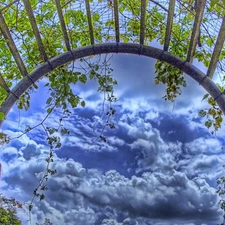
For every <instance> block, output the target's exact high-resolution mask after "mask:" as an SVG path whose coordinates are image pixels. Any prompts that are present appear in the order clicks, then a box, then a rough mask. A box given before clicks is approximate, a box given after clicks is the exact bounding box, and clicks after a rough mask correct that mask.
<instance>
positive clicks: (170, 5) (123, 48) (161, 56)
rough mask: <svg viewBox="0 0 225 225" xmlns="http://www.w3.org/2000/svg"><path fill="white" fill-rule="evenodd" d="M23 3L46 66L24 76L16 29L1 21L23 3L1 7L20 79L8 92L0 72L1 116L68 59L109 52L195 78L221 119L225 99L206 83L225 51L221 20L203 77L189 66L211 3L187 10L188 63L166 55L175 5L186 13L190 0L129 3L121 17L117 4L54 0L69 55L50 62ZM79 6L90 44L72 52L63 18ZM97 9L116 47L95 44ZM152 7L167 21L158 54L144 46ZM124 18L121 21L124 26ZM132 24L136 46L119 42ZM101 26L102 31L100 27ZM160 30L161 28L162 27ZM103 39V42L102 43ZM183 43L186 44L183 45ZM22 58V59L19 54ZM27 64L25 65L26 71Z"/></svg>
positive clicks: (198, 2) (26, 2) (1, 26)
mask: <svg viewBox="0 0 225 225" xmlns="http://www.w3.org/2000/svg"><path fill="white" fill-rule="evenodd" d="M22 2H23V6H22V8H23V7H24V8H25V10H26V13H27V15H28V19H29V23H30V24H31V27H32V30H33V34H34V37H35V39H34V40H36V43H37V46H38V48H39V52H40V55H41V57H42V59H43V60H44V61H45V62H44V63H43V64H42V65H40V63H41V62H38V64H39V67H38V68H37V69H35V70H33V71H32V72H31V73H29V74H28V72H27V68H29V65H27V64H26V63H27V62H26V61H23V59H24V58H25V57H24V51H23V50H21V48H20V44H19V43H15V41H14V40H13V37H15V36H14V35H15V33H12V30H11V29H13V28H14V27H12V24H11V27H10V26H9V27H8V26H7V21H6V20H5V15H4V13H5V12H6V11H7V10H10V9H11V7H13V6H14V4H17V6H18V5H19V4H20V6H21V5H22V3H21V1H18V0H15V1H12V2H10V3H9V4H8V5H6V6H4V7H3V8H1V9H0V31H1V33H0V35H1V36H3V38H2V39H4V41H5V43H6V45H7V46H8V49H9V51H10V52H11V56H12V58H13V59H14V61H15V63H16V65H17V67H18V69H19V71H20V72H21V74H22V76H23V78H22V79H21V81H20V82H19V83H18V84H17V85H16V86H15V87H14V88H13V89H12V90H10V89H9V87H8V85H7V82H6V80H5V79H4V73H3V72H1V71H0V86H1V87H2V88H4V89H5V90H6V91H7V93H8V96H7V98H6V100H5V102H4V103H3V105H2V106H1V108H0V112H4V113H5V115H7V113H8V112H9V110H10V108H11V107H12V106H13V104H14V103H15V102H16V101H17V100H18V97H20V96H21V95H22V94H23V93H24V92H25V91H26V90H27V89H28V88H29V87H30V86H31V85H33V82H36V81H37V80H38V79H40V78H41V77H43V76H44V75H46V74H47V73H48V72H50V71H52V70H54V69H55V68H57V67H58V66H62V65H63V64H65V63H68V62H71V61H72V60H76V59H79V58H81V57H85V56H89V55H96V54H103V53H113V52H121V53H133V54H140V55H145V56H148V57H152V58H155V59H157V60H161V61H164V62H167V63H169V64H171V65H173V66H175V67H177V68H179V69H181V70H182V71H183V72H184V73H186V74H188V75H190V76H191V77H192V78H193V79H195V80H196V81H197V82H198V83H199V84H201V85H202V86H203V87H204V88H205V89H206V90H207V91H208V92H209V93H210V94H211V96H212V97H213V98H214V99H215V100H216V102H217V103H218V105H219V106H220V108H221V109H222V111H223V113H224V114H225V95H224V93H222V92H221V91H220V89H219V88H218V87H217V86H216V85H215V84H214V83H213V81H212V80H211V79H210V78H212V77H213V75H214V73H215V69H216V66H217V62H218V61H219V58H220V57H221V52H222V50H225V49H224V41H225V17H223V18H222V19H221V20H222V22H221V25H219V26H220V27H219V26H218V28H217V32H218V34H217V41H216V43H215V44H213V46H214V48H212V49H213V53H212V57H211V60H210V62H209V67H208V71H207V73H206V74H204V73H202V72H201V71H199V70H198V69H197V68H196V67H194V66H193V65H192V62H193V59H194V57H195V51H197V50H196V49H197V48H196V46H197V43H198V41H199V40H198V39H199V37H200V32H201V31H202V30H201V29H205V31H206V33H207V32H208V30H207V26H206V24H205V23H203V22H202V21H203V20H204V11H206V10H207V4H209V2H208V1H207V0H195V7H194V8H195V9H194V10H195V13H193V9H190V10H192V11H190V12H189V13H192V14H194V21H193V27H192V30H190V33H191V38H190V44H189V46H186V47H187V48H186V49H187V50H186V52H184V57H183V58H185V57H186V56H187V57H186V61H183V60H181V59H180V58H177V57H176V56H175V55H172V54H170V53H169V52H170V49H171V46H172V44H171V43H172V41H173V40H174V39H176V38H177V37H175V36H174V30H173V27H175V26H173V25H174V24H175V23H176V22H177V20H178V19H177V13H178V8H177V7H176V6H177V5H179V6H182V7H183V8H184V9H188V7H190V8H191V7H192V6H191V1H189V2H183V1H181V0H169V1H166V0H165V2H167V3H166V4H163V1H162V2H159V1H155V0H141V1H140V5H139V7H140V11H137V10H136V9H137V8H135V7H136V5H135V6H134V7H133V6H132V4H133V3H132V1H130V2H129V4H128V3H127V4H128V5H129V6H130V8H131V10H130V11H129V12H127V11H125V12H124V13H122V12H121V8H120V7H121V4H122V3H123V2H122V1H118V0H109V1H99V2H98V1H97V0H96V2H95V0H93V1H90V0H85V1H81V0H77V1H74V0H68V1H67V2H65V3H64V5H61V2H60V0H55V6H56V11H57V12H56V14H55V15H56V17H57V16H58V17H57V18H58V20H57V23H58V24H60V27H61V32H60V35H61V36H62V37H60V39H62V40H63V41H64V42H65V46H66V49H67V51H68V52H66V53H63V54H62V52H57V54H60V55H59V56H57V57H54V58H52V59H50V58H49V59H48V57H47V54H46V51H47V47H48V46H44V44H43V42H42V40H43V39H44V38H45V39H46V38H48V37H45V36H43V33H42V34H40V31H39V29H38V24H37V21H36V19H37V18H35V16H34V12H33V10H32V7H33V8H34V7H35V6H34V5H33V3H32V2H31V1H30V0H23V1H22ZM77 2H78V4H79V3H80V10H81V11H82V13H83V12H84V13H85V14H84V16H86V18H87V22H88V31H87V32H88V33H89V38H90V42H89V41H88V44H89V43H90V45H91V46H86V47H85V48H78V49H75V50H73V49H71V46H72V39H70V37H72V35H70V37H69V35H68V34H71V33H70V32H72V31H71V28H69V25H68V24H67V25H68V27H67V26H66V24H65V17H64V16H65V15H64V14H66V12H67V11H66V10H67V9H66V7H67V6H68V5H69V4H72V5H73V4H76V3H77ZM149 2H151V4H148V3H149ZM38 4H39V3H38ZM40 4H42V3H40ZM95 4H96V5H95ZM99 4H100V5H102V6H103V7H102V8H103V11H102V12H101V13H99V17H103V14H104V12H108V13H112V14H113V16H111V15H109V14H108V18H110V19H109V20H111V18H113V20H114V21H110V24H114V28H115V36H114V40H113V34H111V33H110V37H111V38H110V41H111V42H114V43H107V44H104V43H102V44H101V45H95V35H97V33H95V35H94V29H95V27H93V22H94V24H96V23H95V20H94V18H92V16H93V15H95V13H96V8H95V7H94V5H95V6H97V5H99ZM152 4H154V5H155V6H156V7H159V8H160V10H161V12H162V11H163V13H164V16H165V21H163V26H165V25H166V29H165V30H164V31H163V32H165V37H164V36H163V38H162V43H161V45H162V49H157V48H153V47H151V46H145V43H148V40H147V34H148V33H146V30H148V26H151V24H149V23H146V21H147V20H148V19H149V17H150V20H151V19H152V17H151V16H152V15H150V16H149V15H148V14H147V13H148V12H150V11H151V10H150V9H149V7H150V5H152ZM62 8H63V10H64V9H65V11H63V10H62ZM138 9H139V8H138ZM72 10H76V9H74V8H73V7H72ZM94 10H95V11H94ZM135 10H136V11H135ZM148 10H149V11H148ZM134 11H135V12H134ZM137 12H138V13H139V12H140V14H138V13H137ZM130 14H132V15H130ZM67 16H68V15H67ZM67 19H68V18H67ZM123 19H124V21H125V22H124V21H123ZM132 19H135V21H138V23H139V24H138V26H137V24H135V26H136V27H138V28H140V29H139V30H138V32H139V33H138V34H137V36H136V37H137V38H134V39H135V40H136V43H135V44H134V43H127V44H124V43H121V40H124V39H123V37H124V35H126V32H130V33H131V32H132V30H131V31H129V30H127V29H126V27H124V26H128V24H129V23H130V21H131V20H132ZM156 19H157V18H156ZM75 21H76V20H75ZM218 21H220V20H218ZM218 21H217V22H218ZM101 22H102V24H103V25H102V26H103V27H102V30H103V32H104V29H105V28H106V27H107V26H108V25H106V24H107V23H106V22H109V21H104V19H103V18H102V21H101ZM104 24H105V26H106V27H104ZM124 24H125V25H124ZM160 25H161V26H162V24H160ZM159 27H160V26H159ZM190 27H191V25H190ZM107 28H108V27H107ZM124 28H125V29H124ZM129 29H131V26H130V27H129ZM105 30H109V29H105ZM124 30H125V31H124ZM124 32H125V34H124ZM133 34H134V33H133ZM122 35H123V36H122ZM209 36H210V35H209ZM96 38H97V37H96ZM172 38H173V39H172ZM102 40H104V38H103V39H102ZM130 40H131V39H130ZM98 41H99V39H98ZM185 41H186V43H187V40H185ZM102 42H103V41H102ZM172 47H173V46H172ZM20 53H21V55H22V56H23V57H22V56H21V55H20ZM71 53H72V54H71ZM24 60H26V59H24ZM25 65H26V66H27V68H26V66H25ZM29 69H30V68H29ZM27 75H28V76H27ZM7 81H8V80H7ZM0 124H1V122H0Z"/></svg>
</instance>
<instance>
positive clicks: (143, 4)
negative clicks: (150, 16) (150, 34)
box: [140, 0, 146, 45]
mask: <svg viewBox="0 0 225 225" xmlns="http://www.w3.org/2000/svg"><path fill="white" fill-rule="evenodd" d="M145 15H146V0H141V22H140V23H141V24H140V44H141V45H143V44H144V38H145Z"/></svg>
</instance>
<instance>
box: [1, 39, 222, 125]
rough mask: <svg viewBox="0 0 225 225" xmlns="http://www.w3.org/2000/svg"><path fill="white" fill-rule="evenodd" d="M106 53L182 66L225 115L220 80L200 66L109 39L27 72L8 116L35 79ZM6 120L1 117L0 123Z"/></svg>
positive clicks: (5, 110)
mask: <svg viewBox="0 0 225 225" xmlns="http://www.w3.org/2000/svg"><path fill="white" fill-rule="evenodd" d="M104 53H130V54H136V55H143V56H147V57H151V58H154V59H157V60H161V61H164V62H167V63H169V64H171V65H173V66H175V67H177V68H179V69H180V70H182V71H183V72H184V73H186V74H187V75H189V76H191V77H192V78H193V79H194V80H195V81H196V82H198V83H199V84H200V85H201V86H202V87H203V88H204V89H205V90H206V91H207V92H208V93H209V94H210V95H211V96H212V97H213V98H214V99H215V100H216V102H217V104H218V105H219V107H220V108H221V110H222V111H223V114H224V115H225V95H224V94H223V93H222V92H221V91H220V89H219V88H218V87H217V86H216V84H215V83H214V82H213V81H212V80H211V79H210V78H209V76H207V75H206V74H205V73H203V72H202V71H201V70H199V69H198V68H197V67H195V66H194V65H192V64H191V63H190V62H187V61H184V60H182V59H180V58H178V57H177V56H175V55H172V54H170V53H169V52H167V51H164V50H161V49H158V48H155V47H151V46H145V45H140V44H131V43H107V44H98V45H92V46H88V47H81V48H78V49H75V50H70V51H68V52H66V53H63V54H61V55H59V56H56V57H54V58H52V59H50V60H48V61H47V62H45V63H43V64H42V65H40V66H39V67H37V68H36V69H35V70H33V71H32V72H31V73H30V74H28V75H27V76H25V77H24V78H23V79H22V80H21V81H20V82H19V83H18V84H17V85H16V86H15V87H14V88H13V89H12V91H11V92H10V93H9V94H8V96H7V98H6V100H5V102H4V103H3V105H2V107H1V108H0V111H1V112H3V113H4V114H5V116H7V114H8V113H9V111H10V109H11V108H12V107H13V105H14V104H15V102H16V101H17V100H18V97H20V96H21V95H22V94H23V93H24V92H25V91H26V90H27V89H28V88H29V87H30V86H31V85H32V84H33V83H34V82H37V81H38V80H39V79H40V78H42V77H43V76H45V75H46V74H47V73H49V72H50V71H52V70H54V69H56V68H57V67H59V66H62V65H64V64H66V63H69V62H71V61H73V60H77V59H79V58H82V57H86V56H90V55H98V54H104ZM2 123H3V121H0V126H1V125H2Z"/></svg>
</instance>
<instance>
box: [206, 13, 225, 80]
mask: <svg viewBox="0 0 225 225" xmlns="http://www.w3.org/2000/svg"><path fill="white" fill-rule="evenodd" d="M224 41H225V16H224V17H223V21H222V24H221V27H220V32H219V35H218V37H217V41H216V45H215V48H214V51H213V54H212V57H211V62H210V64H209V68H208V71H207V76H209V77H210V78H212V77H213V74H214V72H215V70H216V64H217V62H218V60H219V57H220V53H221V51H222V48H223V45H224Z"/></svg>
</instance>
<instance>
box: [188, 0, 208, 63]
mask: <svg viewBox="0 0 225 225" xmlns="http://www.w3.org/2000/svg"><path fill="white" fill-rule="evenodd" d="M205 3H206V0H195V21H194V26H193V29H192V34H191V41H190V46H189V50H188V55H187V61H188V62H191V63H192V61H193V58H194V52H195V48H196V45H197V43H198V40H199V39H200V26H201V23H202V18H203V13H204V9H205Z"/></svg>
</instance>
